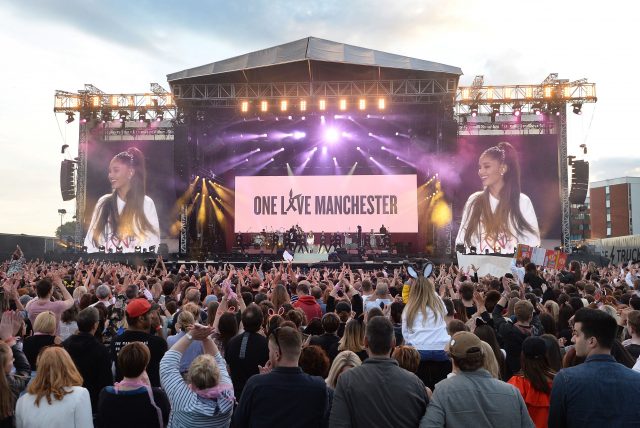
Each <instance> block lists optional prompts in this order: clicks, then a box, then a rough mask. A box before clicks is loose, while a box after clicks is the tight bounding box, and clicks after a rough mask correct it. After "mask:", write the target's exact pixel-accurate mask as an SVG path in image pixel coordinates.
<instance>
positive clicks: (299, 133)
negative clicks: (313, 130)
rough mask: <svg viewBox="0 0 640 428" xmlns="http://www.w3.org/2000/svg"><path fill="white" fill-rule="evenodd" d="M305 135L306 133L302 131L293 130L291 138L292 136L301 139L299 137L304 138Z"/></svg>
mask: <svg viewBox="0 0 640 428" xmlns="http://www.w3.org/2000/svg"><path fill="white" fill-rule="evenodd" d="M306 136H307V134H306V133H304V132H302V131H295V132H294V133H293V138H294V139H295V140H301V139H303V138H304V137H306Z"/></svg>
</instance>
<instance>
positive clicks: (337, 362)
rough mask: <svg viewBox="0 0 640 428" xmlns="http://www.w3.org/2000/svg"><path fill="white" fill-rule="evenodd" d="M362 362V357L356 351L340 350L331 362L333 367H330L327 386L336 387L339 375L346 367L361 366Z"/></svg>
mask: <svg viewBox="0 0 640 428" xmlns="http://www.w3.org/2000/svg"><path fill="white" fill-rule="evenodd" d="M360 364H362V362H361V361H360V357H358V356H357V355H356V354H355V353H354V352H351V351H342V352H340V353H339V354H338V355H337V356H336V358H335V359H334V360H333V363H332V364H331V368H330V369H329V375H327V380H326V382H327V386H329V387H330V388H333V389H335V388H336V385H337V384H338V377H339V376H340V374H341V373H342V370H344V368H345V367H351V368H355V367H360Z"/></svg>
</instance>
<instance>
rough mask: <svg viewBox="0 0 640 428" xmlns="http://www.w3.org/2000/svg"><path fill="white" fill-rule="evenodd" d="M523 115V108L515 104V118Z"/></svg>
mask: <svg viewBox="0 0 640 428" xmlns="http://www.w3.org/2000/svg"><path fill="white" fill-rule="evenodd" d="M521 113H522V107H521V106H520V104H515V105H514V106H513V115H514V116H515V117H518V116H520V114H521Z"/></svg>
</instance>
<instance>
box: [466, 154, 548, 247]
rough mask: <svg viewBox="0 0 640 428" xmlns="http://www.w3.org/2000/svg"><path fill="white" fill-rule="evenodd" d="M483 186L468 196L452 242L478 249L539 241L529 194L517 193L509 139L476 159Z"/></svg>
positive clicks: (517, 172) (517, 175) (517, 171)
mask: <svg viewBox="0 0 640 428" xmlns="http://www.w3.org/2000/svg"><path fill="white" fill-rule="evenodd" d="M478 175H479V176H480V180H482V186H483V187H484V190H483V191H481V192H476V193H474V194H472V195H471V196H469V199H467V203H466V204H465V206H464V212H463V213H462V221H461V223H460V229H459V230H458V236H457V238H456V244H464V245H465V246H467V247H476V250H477V251H478V253H484V252H485V250H487V249H488V250H489V251H490V252H494V251H497V250H498V249H504V250H506V252H508V253H510V252H512V251H514V250H515V248H516V247H517V245H518V244H526V245H531V246H534V247H537V246H539V245H540V231H539V230H538V219H537V218H536V213H535V211H534V209H533V205H532V204H531V200H530V199H529V197H528V196H527V195H525V194H523V193H520V164H519V163H518V157H517V153H516V152H515V149H514V148H513V146H512V145H511V144H509V143H504V142H503V143H499V144H498V145H497V146H493V147H490V148H488V149H487V150H485V151H484V152H483V153H482V155H480V159H479V161H478Z"/></svg>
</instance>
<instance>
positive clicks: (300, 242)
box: [293, 224, 309, 253]
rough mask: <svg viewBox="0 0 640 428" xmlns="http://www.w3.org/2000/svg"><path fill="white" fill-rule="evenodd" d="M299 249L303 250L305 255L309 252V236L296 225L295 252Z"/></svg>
mask: <svg viewBox="0 0 640 428" xmlns="http://www.w3.org/2000/svg"><path fill="white" fill-rule="evenodd" d="M298 249H300V250H302V252H303V253H308V252H309V247H307V235H306V234H305V233H304V230H302V228H301V227H300V226H298V225H297V224H296V248H295V249H294V250H293V251H294V252H297V251H298Z"/></svg>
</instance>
